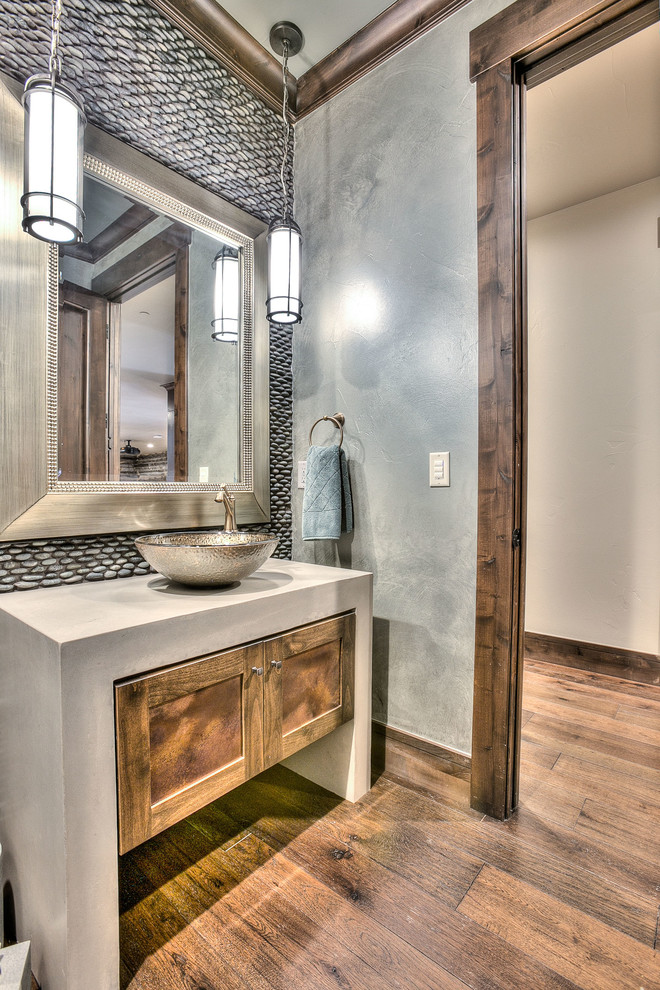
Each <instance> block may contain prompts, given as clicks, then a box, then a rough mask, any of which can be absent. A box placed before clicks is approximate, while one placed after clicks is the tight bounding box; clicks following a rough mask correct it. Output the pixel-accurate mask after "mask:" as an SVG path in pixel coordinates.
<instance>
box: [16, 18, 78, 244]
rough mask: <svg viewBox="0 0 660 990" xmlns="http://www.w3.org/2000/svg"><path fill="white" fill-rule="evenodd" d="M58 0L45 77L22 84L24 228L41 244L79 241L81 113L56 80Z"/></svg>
mask: <svg viewBox="0 0 660 990" xmlns="http://www.w3.org/2000/svg"><path fill="white" fill-rule="evenodd" d="M61 17H62V0H52V11H51V42H50V61H49V66H48V69H49V74H48V75H36V76H32V77H31V78H30V79H28V81H27V82H26V84H25V91H24V93H23V107H24V111H25V146H24V192H23V196H22V197H21V205H22V207H23V230H25V231H27V232H28V233H29V234H32V236H33V237H37V238H38V239H39V240H42V241H51V242H54V243H61V244H65V243H72V242H75V241H81V240H82V225H83V220H84V213H83V209H82V195H83V142H84V133H85V124H86V123H87V121H86V118H85V111H84V107H83V102H82V100H81V98H80V97H79V96H78V94H77V93H76V91H75V90H74V89H73V88H72V87H71V86H69V85H65V84H64V83H62V82H61V80H60V76H61V73H62V60H61V57H60V54H59V37H60V20H61Z"/></svg>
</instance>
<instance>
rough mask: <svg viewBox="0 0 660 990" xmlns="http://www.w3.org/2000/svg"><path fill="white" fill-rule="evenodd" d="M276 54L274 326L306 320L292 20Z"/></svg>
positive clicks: (297, 38)
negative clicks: (293, 149)
mask: <svg viewBox="0 0 660 990" xmlns="http://www.w3.org/2000/svg"><path fill="white" fill-rule="evenodd" d="M270 44H271V48H272V49H273V51H274V52H275V53H276V54H278V55H282V56H283V63H282V88H283V96H282V122H283V125H284V149H283V155H282V167H281V169H280V179H281V182H282V194H283V202H282V213H281V215H280V216H278V217H276V218H275V219H274V220H273V221H272V222H271V224H270V226H269V228H268V298H267V300H266V316H267V318H268V321H269V323H271V324H272V325H274V326H293V325H294V324H295V323H300V321H301V320H302V295H301V285H302V234H301V232H300V227H299V226H298V224H297V223H296V222H295V220H294V219H293V173H292V169H291V167H290V163H289V140H290V136H291V125H290V124H289V119H288V115H287V107H288V99H289V92H288V89H287V85H286V83H287V70H288V61H289V57H290V56H291V55H297V54H298V52H299V51H300V50H301V49H302V46H303V36H302V31H301V30H300V28H298V27H296V25H295V24H292V23H291V22H290V21H279V22H278V23H277V24H274V25H273V27H272V28H271V31H270Z"/></svg>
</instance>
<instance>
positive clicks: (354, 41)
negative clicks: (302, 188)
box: [296, 0, 470, 119]
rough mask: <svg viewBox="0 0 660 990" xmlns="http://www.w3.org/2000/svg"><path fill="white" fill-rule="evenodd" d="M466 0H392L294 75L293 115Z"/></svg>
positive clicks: (328, 95) (309, 108) (366, 69)
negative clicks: (319, 58)
mask: <svg viewBox="0 0 660 990" xmlns="http://www.w3.org/2000/svg"><path fill="white" fill-rule="evenodd" d="M469 2H470V0H396V2H395V3H393V4H392V5H391V6H390V7H388V8H387V9H386V10H384V11H383V12H382V14H379V15H378V16H377V17H375V18H374V19H373V20H372V21H370V22H369V24H367V25H366V26H365V27H363V28H362V29H361V30H360V31H358V32H357V33H356V34H354V35H353V37H352V38H349V39H348V41H345V42H344V44H343V45H340V46H339V48H337V49H335V51H334V52H331V54H330V55H327V56H326V57H325V58H324V59H322V60H321V61H320V62H317V64H316V65H314V66H312V68H311V69H308V71H307V72H305V73H304V75H302V76H300V78H299V79H298V99H297V103H296V119H300V118H301V117H304V116H305V115H306V114H308V113H311V112H312V110H316V109H317V107H320V106H321V105H322V104H323V103H327V101H328V100H330V99H332V97H333V96H336V94H337V93H340V92H341V91H342V90H343V89H346V87H347V86H350V85H351V83H354V82H355V81H356V80H357V79H360V78H361V77H362V76H364V75H366V73H367V72H370V71H371V69H374V68H375V67H376V66H377V65H380V64H381V62H384V61H385V59H388V58H390V56H391V55H394V54H396V52H398V51H400V50H401V49H402V48H404V47H405V46H406V45H409V44H410V42H411V41H414V40H415V39H416V38H418V37H419V36H420V35H422V34H424V33H425V32H426V31H428V30H430V29H431V28H432V27H435V26H436V24H439V23H440V22H441V21H443V20H445V18H446V17H449V16H450V15H451V14H453V13H455V11H457V10H460V8H461V7H464V6H465V5H466V4H467V3H469Z"/></svg>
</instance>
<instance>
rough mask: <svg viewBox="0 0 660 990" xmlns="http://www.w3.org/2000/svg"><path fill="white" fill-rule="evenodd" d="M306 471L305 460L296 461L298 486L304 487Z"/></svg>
mask: <svg viewBox="0 0 660 990" xmlns="http://www.w3.org/2000/svg"><path fill="white" fill-rule="evenodd" d="M306 473H307V461H298V488H304V487H305V475H306Z"/></svg>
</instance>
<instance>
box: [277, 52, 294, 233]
mask: <svg viewBox="0 0 660 990" xmlns="http://www.w3.org/2000/svg"><path fill="white" fill-rule="evenodd" d="M283 48H284V61H283V62H282V85H283V89H284V95H283V97H282V120H283V122H284V155H283V157H282V168H281V169H280V179H281V181H282V193H283V209H282V219H283V220H286V219H287V218H288V217H290V216H291V214H292V212H293V204H292V202H291V199H292V195H291V188H290V185H291V184H290V183H288V182H287V175H286V171H287V163H288V159H289V138H290V135H291V125H290V124H289V118H288V115H287V110H288V107H289V90H288V87H287V84H286V75H287V67H288V64H289V42H288V41H287V40H286V39H285V40H284V42H283Z"/></svg>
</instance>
